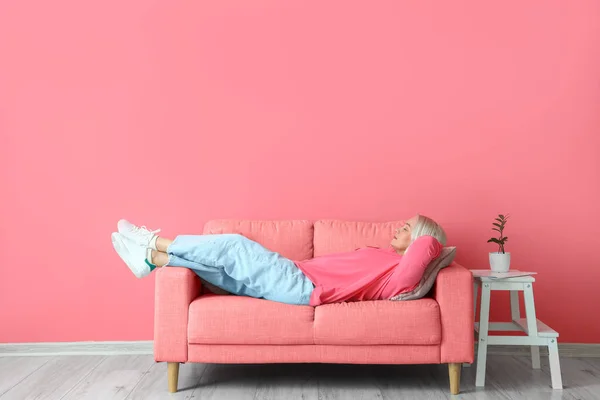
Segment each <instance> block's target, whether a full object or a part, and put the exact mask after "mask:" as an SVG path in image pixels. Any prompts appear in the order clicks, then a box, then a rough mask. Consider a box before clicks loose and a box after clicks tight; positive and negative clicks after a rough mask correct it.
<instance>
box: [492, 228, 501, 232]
mask: <svg viewBox="0 0 600 400" xmlns="http://www.w3.org/2000/svg"><path fill="white" fill-rule="evenodd" d="M492 230H493V231H496V232H500V229H498V228H492Z"/></svg>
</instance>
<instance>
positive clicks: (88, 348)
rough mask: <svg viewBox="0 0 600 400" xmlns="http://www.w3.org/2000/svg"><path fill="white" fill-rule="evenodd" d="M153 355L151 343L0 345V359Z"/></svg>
mask: <svg viewBox="0 0 600 400" xmlns="http://www.w3.org/2000/svg"><path fill="white" fill-rule="evenodd" d="M125 354H153V347H152V341H151V340H147V341H137V342H53V343H0V357H7V356H78V355H89V356H93V355H100V356H107V355H125Z"/></svg>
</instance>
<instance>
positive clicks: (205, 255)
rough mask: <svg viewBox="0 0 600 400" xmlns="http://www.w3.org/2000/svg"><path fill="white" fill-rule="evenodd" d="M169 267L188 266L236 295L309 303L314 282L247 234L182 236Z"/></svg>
mask: <svg viewBox="0 0 600 400" xmlns="http://www.w3.org/2000/svg"><path fill="white" fill-rule="evenodd" d="M167 254H168V255H169V262H168V263H167V266H173V267H185V268H190V269H191V270H193V271H194V272H195V273H196V274H197V275H198V276H199V277H201V278H202V279H204V280H206V281H207V282H210V283H212V284H213V285H215V286H217V287H220V288H221V289H223V290H226V291H228V292H230V293H233V294H238V295H243V296H250V297H256V298H264V299H267V300H273V301H278V302H281V303H287V304H296V305H308V304H309V301H310V295H311V293H312V291H313V289H314V285H313V283H312V282H311V281H310V279H308V277H307V276H306V275H304V273H303V272H302V271H301V270H300V269H298V267H296V264H294V262H293V261H291V260H288V259H287V258H285V257H283V256H282V255H280V254H278V253H275V252H272V251H270V250H267V249H266V248H264V247H263V246H262V245H260V244H259V243H256V242H254V241H252V240H250V239H248V238H246V237H245V236H243V235H238V234H222V235H181V236H177V237H176V238H175V240H174V241H173V243H171V245H169V247H168V249H167Z"/></svg>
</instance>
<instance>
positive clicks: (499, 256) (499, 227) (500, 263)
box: [487, 214, 510, 272]
mask: <svg viewBox="0 0 600 400" xmlns="http://www.w3.org/2000/svg"><path fill="white" fill-rule="evenodd" d="M507 220H508V214H507V215H506V216H504V215H502V214H500V215H498V217H497V218H496V219H495V221H496V222H494V223H493V224H492V225H493V226H494V227H493V228H492V230H494V231H496V232H499V233H500V237H498V238H491V239H490V240H488V241H487V242H488V243H496V244H497V245H498V246H499V249H498V252H495V253H490V268H491V269H492V271H494V272H508V270H509V269H510V253H507V252H505V251H504V244H505V243H506V242H507V241H508V237H506V236H504V226H505V225H506V221H507Z"/></svg>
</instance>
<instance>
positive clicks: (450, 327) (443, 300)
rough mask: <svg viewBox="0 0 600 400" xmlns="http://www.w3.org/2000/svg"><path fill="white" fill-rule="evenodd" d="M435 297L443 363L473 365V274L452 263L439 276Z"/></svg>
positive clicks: (436, 282)
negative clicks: (440, 330)
mask: <svg viewBox="0 0 600 400" xmlns="http://www.w3.org/2000/svg"><path fill="white" fill-rule="evenodd" d="M433 295H434V298H435V300H436V301H437V302H438V304H439V306H440V317H441V321H442V343H441V349H440V362H441V363H463V362H467V363H472V362H473V355H474V354H473V353H474V333H473V331H474V324H473V323H474V315H473V275H472V274H471V271H469V270H468V269H466V268H465V267H463V266H462V265H460V264H457V263H455V262H453V263H452V264H450V265H449V266H448V267H446V268H443V269H441V270H440V272H439V273H438V276H437V278H436V281H435V289H434V294H433Z"/></svg>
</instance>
